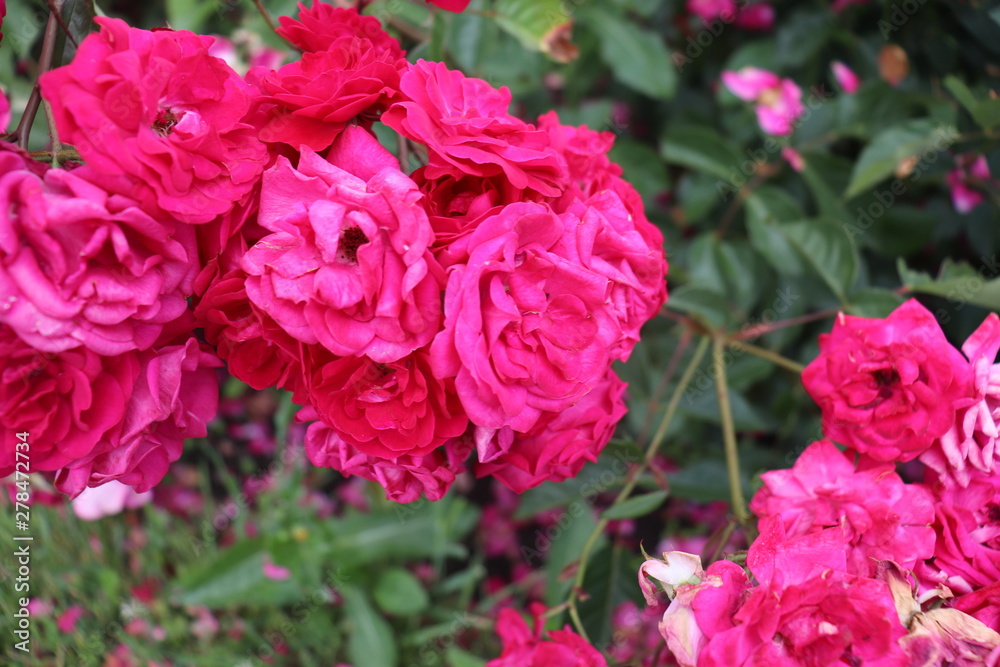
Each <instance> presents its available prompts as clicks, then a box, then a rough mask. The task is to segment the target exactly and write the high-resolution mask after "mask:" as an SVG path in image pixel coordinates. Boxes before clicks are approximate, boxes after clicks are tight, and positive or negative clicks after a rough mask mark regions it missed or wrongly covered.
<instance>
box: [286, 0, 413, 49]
mask: <svg viewBox="0 0 1000 667" xmlns="http://www.w3.org/2000/svg"><path fill="white" fill-rule="evenodd" d="M298 6H299V16H298V19H293V18H289V17H287V16H281V17H279V18H278V23H280V24H281V27H280V28H278V30H277V33H278V34H279V35H281V36H282V37H284V38H285V39H287V40H288V41H289V42H291V43H292V44H294V45H295V46H297V47H299V48H300V49H302V50H303V51H306V52H309V53H311V52H314V51H329V50H333V49H334V48H341V47H342V46H343V44H344V42H340V41H339V40H340V39H341V38H343V37H349V38H354V39H358V40H362V39H363V40H368V41H369V42H371V47H372V48H373V49H375V50H376V51H385V52H388V53H389V54H391V55H392V57H393V59H394V60H399V59H400V58H403V57H405V56H406V54H405V53H404V52H403V49H402V48H400V46H399V42H397V41H396V39H395V38H394V37H392V36H391V35H390V34H389V33H387V32H386V31H385V30H384V29H383V28H382V23H381V22H380V21H379V20H378V19H377V18H375V17H374V16H361V15H360V14H358V12H357V11H356V10H355V9H354V8H347V9H345V8H342V7H334V6H333V5H330V4H327V3H325V2H321V1H320V0H313V6H312V7H310V8H307V7H306V6H305V4H304V3H302V2H300V3H299V5H298Z"/></svg>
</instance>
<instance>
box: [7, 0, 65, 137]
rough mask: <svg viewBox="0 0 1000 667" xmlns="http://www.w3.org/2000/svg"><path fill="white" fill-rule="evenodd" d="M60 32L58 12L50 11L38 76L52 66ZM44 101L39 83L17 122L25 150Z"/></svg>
mask: <svg viewBox="0 0 1000 667" xmlns="http://www.w3.org/2000/svg"><path fill="white" fill-rule="evenodd" d="M58 34H59V20H58V17H57V16H56V12H51V11H50V12H49V20H48V22H47V23H46V24H45V37H44V38H43V39H42V54H41V58H40V59H39V61H38V76H41V75H42V74H45V73H46V72H48V71H49V69H50V68H51V67H52V58H53V56H54V55H55V50H56V37H57V36H58ZM41 102H42V91H41V88H39V86H38V83H37V82H36V83H35V87H34V88H33V89H32V91H31V97H30V98H28V106H26V107H25V109H24V115H23V116H21V122H20V123H18V124H17V130H16V133H17V145H18V146H20V147H21V148H23V149H24V150H27V149H28V138H29V137H30V136H31V125H32V123H34V122H35V116H36V115H37V114H38V107H39V106H40V105H41Z"/></svg>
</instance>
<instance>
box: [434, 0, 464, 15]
mask: <svg viewBox="0 0 1000 667" xmlns="http://www.w3.org/2000/svg"><path fill="white" fill-rule="evenodd" d="M424 1H425V2H429V3H431V4H433V5H437V6H438V7H440V8H441V9H444V10H446V11H449V12H455V13H456V14H457V13H458V12H462V11H465V8H466V7H468V6H469V2H471V0H424Z"/></svg>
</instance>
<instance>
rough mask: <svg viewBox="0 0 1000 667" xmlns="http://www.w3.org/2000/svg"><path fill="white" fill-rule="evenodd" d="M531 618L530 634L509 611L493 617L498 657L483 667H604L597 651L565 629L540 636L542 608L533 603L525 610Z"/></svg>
mask: <svg viewBox="0 0 1000 667" xmlns="http://www.w3.org/2000/svg"><path fill="white" fill-rule="evenodd" d="M529 609H530V611H531V614H532V617H533V619H534V631H532V630H531V629H530V628H529V627H528V624H527V623H526V622H525V621H524V619H523V618H522V617H521V615H520V614H518V613H517V612H516V611H514V610H513V609H503V610H502V611H501V612H500V616H499V618H497V634H499V635H500V639H501V640H503V652H502V653H501V654H500V657H498V658H494V659H493V660H490V661H489V662H488V663H486V667H607V666H608V662H607V660H605V659H604V656H603V655H601V652H600V651H598V650H597V649H595V648H594V647H593V646H591V645H590V644H588V643H587V642H586V640H584V639H583V638H582V637H581V636H580V635H578V634H576V633H575V632H573V631H572V630H570V629H569V627H566V628H565V629H563V630H551V631H549V632H547V633H544V634H546V635H547V636H546V637H543V636H542V634H543V631H544V628H545V620H544V619H543V618H542V614H543V613H544V612H545V607H544V606H543V605H541V604H539V603H534V604H532V605H530V607H529Z"/></svg>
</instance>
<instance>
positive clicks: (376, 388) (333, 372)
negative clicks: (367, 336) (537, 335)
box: [305, 350, 469, 459]
mask: <svg viewBox="0 0 1000 667" xmlns="http://www.w3.org/2000/svg"><path fill="white" fill-rule="evenodd" d="M305 365H306V366H307V367H308V368H311V369H313V370H312V373H311V377H310V378H309V396H310V402H311V403H312V405H313V406H314V407H315V408H316V411H317V412H318V413H319V415H320V418H321V419H322V420H323V422H324V423H326V424H328V425H330V426H331V427H333V428H334V429H335V430H336V431H337V434H338V435H339V436H340V438H341V439H342V440H343V441H344V442H345V443H346V444H348V445H350V446H352V447H354V448H357V450H358V451H360V452H362V453H363V454H366V455H368V456H375V457H381V458H386V459H395V458H396V457H398V456H401V455H408V456H411V457H417V456H424V455H427V454H430V453H431V452H432V451H434V450H435V449H437V448H438V447H440V446H441V445H443V444H444V443H445V442H447V441H449V440H451V439H452V438H457V437H459V436H461V435H462V434H464V433H465V430H466V427H467V426H468V424H469V419H468V417H466V416H465V412H464V411H463V410H462V405H461V403H460V402H459V400H458V397H457V396H456V395H455V389H454V386H453V383H452V382H451V381H450V380H439V379H438V378H435V377H434V376H433V375H432V374H431V371H430V363H429V360H428V358H427V353H426V351H425V350H416V351H415V352H413V353H412V354H410V355H408V356H406V357H403V358H401V359H398V360H395V361H390V362H386V363H378V362H376V361H373V360H371V359H369V358H367V357H342V358H331V355H329V354H316V355H312V356H311V357H310V358H309V359H307V361H306V364H305Z"/></svg>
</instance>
